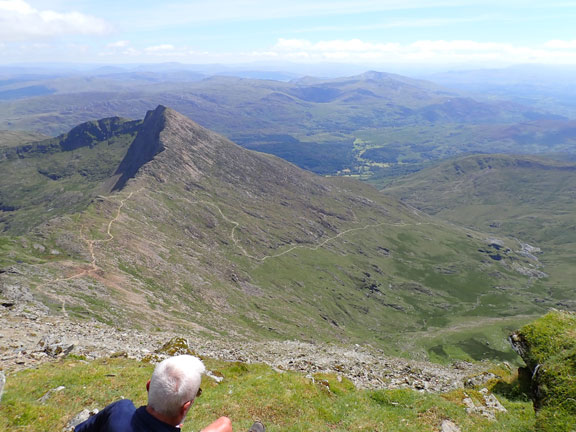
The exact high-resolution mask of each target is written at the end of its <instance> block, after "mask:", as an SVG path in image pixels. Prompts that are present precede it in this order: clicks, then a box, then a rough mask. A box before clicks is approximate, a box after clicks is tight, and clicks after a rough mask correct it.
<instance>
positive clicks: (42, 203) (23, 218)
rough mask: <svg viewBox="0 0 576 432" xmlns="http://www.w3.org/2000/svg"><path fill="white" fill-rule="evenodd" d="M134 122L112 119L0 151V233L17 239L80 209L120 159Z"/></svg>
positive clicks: (131, 138) (129, 139)
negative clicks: (11, 235)
mask: <svg viewBox="0 0 576 432" xmlns="http://www.w3.org/2000/svg"><path fill="white" fill-rule="evenodd" d="M140 123H141V122H140V121H129V120H125V119H121V118H118V117H114V118H109V119H103V120H99V121H94V122H87V123H84V124H82V125H79V126H77V127H75V128H74V129H72V130H71V131H70V132H69V133H67V134H63V135H61V136H59V137H57V138H49V139H44V140H42V141H35V142H32V143H27V144H20V145H17V146H11V147H4V148H2V147H0V170H1V171H2V181H1V182H0V231H4V232H8V233H17V234H21V233H24V232H26V231H28V230H29V229H30V228H31V227H32V226H35V225H37V224H39V223H41V222H44V221H47V220H48V219H51V218H53V217H54V216H56V215H60V214H63V213H66V212H69V211H70V210H72V209H73V210H75V211H79V210H82V209H84V208H85V207H86V206H87V205H88V203H89V202H90V200H91V199H93V198H94V197H95V196H96V195H97V194H98V193H100V192H101V191H100V190H99V189H98V188H99V185H100V183H101V182H102V180H104V179H106V178H108V177H110V175H111V174H112V173H113V172H114V170H115V169H116V167H117V165H118V163H119V162H120V160H122V158H123V157H124V153H125V152H126V149H127V146H128V145H129V144H130V142H131V141H132V140H133V139H134V136H135V134H136V130H137V129H138V127H139V125H140Z"/></svg>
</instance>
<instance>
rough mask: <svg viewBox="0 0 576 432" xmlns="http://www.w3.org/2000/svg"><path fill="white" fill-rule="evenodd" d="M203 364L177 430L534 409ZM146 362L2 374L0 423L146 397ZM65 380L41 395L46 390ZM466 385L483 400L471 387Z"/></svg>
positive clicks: (467, 426)
mask: <svg viewBox="0 0 576 432" xmlns="http://www.w3.org/2000/svg"><path fill="white" fill-rule="evenodd" d="M205 363H206V365H207V367H208V368H209V369H210V370H212V371H215V372H217V373H219V374H221V375H222V376H223V377H224V380H223V381H222V382H221V383H220V384H216V383H215V382H214V381H213V380H211V379H210V378H205V379H204V380H203V383H202V388H203V392H202V396H201V397H199V398H198V399H197V400H196V401H195V403H194V406H193V408H192V410H191V412H190V413H189V415H188V419H187V420H186V422H185V423H184V427H183V429H182V430H183V431H192V430H199V429H200V428H202V427H205V426H206V425H207V424H209V423H210V422H212V421H214V420H215V419H216V418H218V417H219V416H221V415H227V416H229V417H230V418H231V419H232V421H233V426H234V429H235V430H247V429H248V428H249V427H250V425H251V424H252V422H253V421H254V420H255V419H260V420H261V421H262V422H263V423H264V424H265V426H266V430H267V431H270V432H275V431H311V430H317V431H350V430H358V431H371V432H372V431H382V432H384V431H402V432H406V431H436V430H438V428H439V427H440V424H441V423H442V421H443V420H445V419H451V420H452V421H454V422H455V423H456V424H458V425H459V426H460V427H461V428H462V429H463V430H467V431H471V432H475V431H478V432H479V431H506V432H508V431H516V432H528V431H530V430H533V425H534V413H533V410H532V407H531V404H530V403H529V402H524V401H517V400H514V399H511V400H508V399H506V398H504V397H503V396H501V395H498V397H499V398H500V400H501V401H502V402H503V404H504V406H505V407H506V408H507V410H508V412H507V413H502V414H498V419H497V421H491V420H488V419H486V418H484V417H482V416H480V415H478V414H473V415H469V414H467V413H466V411H465V408H464V406H463V404H462V399H463V398H464V396H463V394H462V392H461V391H454V392H452V393H448V394H445V395H435V394H423V393H418V392H416V391H412V390H358V389H355V388H354V386H353V385H352V383H351V382H349V381H348V380H347V379H346V378H339V377H337V376H336V375H332V374H328V375H327V374H316V375H315V376H314V380H311V379H309V378H305V377H304V376H302V375H299V374H296V373H293V372H278V371H275V370H273V369H272V368H270V367H268V366H263V365H259V364H243V363H225V362H222V361H216V360H211V359H205ZM152 370H153V366H152V365H150V364H147V363H140V362H137V361H134V360H126V359H101V360H96V361H91V362H89V363H88V362H83V361H81V360H78V359H70V360H65V361H62V362H59V363H54V364H46V365H44V366H42V367H40V368H38V369H34V370H27V371H23V372H19V373H17V374H15V375H9V376H8V384H7V387H6V393H5V395H4V398H3V400H2V405H0V428H1V429H2V430H18V429H22V430H27V431H30V432H34V431H46V430H60V429H62V427H63V426H64V425H65V424H66V422H67V420H69V419H70V418H72V417H73V416H74V415H75V414H77V413H78V412H80V411H81V410H82V409H84V408H90V409H93V408H100V409H102V408H103V407H104V406H105V405H107V404H109V403H111V402H113V401H115V400H118V399H119V398H121V397H123V398H129V399H132V400H133V401H134V403H135V405H136V406H139V405H143V404H145V403H146V399H145V397H146V392H145V383H146V380H147V379H148V378H149V377H150V374H151V373H152ZM103 384H105V385H103ZM59 386H64V387H65V389H63V390H61V391H59V392H55V393H53V394H52V395H51V396H50V397H49V398H48V399H47V401H46V402H45V403H41V402H39V401H38V399H39V398H40V397H42V396H43V395H44V394H45V393H46V392H47V391H49V390H51V389H55V388H57V387H59ZM467 393H468V394H469V395H470V396H471V397H472V398H474V399H475V400H477V401H478V400H482V398H481V395H480V394H479V393H478V392H477V391H474V390H468V391H467Z"/></svg>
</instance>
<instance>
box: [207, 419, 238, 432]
mask: <svg viewBox="0 0 576 432" xmlns="http://www.w3.org/2000/svg"><path fill="white" fill-rule="evenodd" d="M200 432H232V422H231V421H230V419H229V418H228V417H220V418H219V419H218V420H216V421H215V422H214V423H210V424H209V425H208V426H206V427H205V428H204V429H202V430H201V431H200Z"/></svg>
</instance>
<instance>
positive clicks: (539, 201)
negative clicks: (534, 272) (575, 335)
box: [384, 155, 576, 309]
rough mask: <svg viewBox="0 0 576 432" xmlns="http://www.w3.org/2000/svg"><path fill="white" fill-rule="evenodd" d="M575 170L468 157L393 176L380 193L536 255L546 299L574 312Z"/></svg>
mask: <svg viewBox="0 0 576 432" xmlns="http://www.w3.org/2000/svg"><path fill="white" fill-rule="evenodd" d="M574 190H576V165H575V164H573V163H566V162H557V161H554V160H550V159H543V158H536V157H529V156H511V155H474V156H467V157H463V158H457V159H453V160H449V161H446V162H444V163H441V164H438V165H436V166H433V167H430V168H428V169H425V170H423V171H421V172H418V173H416V174H413V175H411V176H407V177H404V178H401V179H398V180H396V181H394V182H392V183H390V184H389V185H388V186H386V187H385V189H384V192H385V193H387V194H392V195H395V196H397V197H399V198H400V199H401V200H403V201H404V202H406V203H409V204H410V205H413V206H415V207H417V208H419V209H421V210H422V211H424V212H426V213H428V214H432V215H435V216H437V217H440V218H442V219H447V220H450V221H452V222H454V223H457V224H459V225H463V226H469V227H472V228H474V229H479V230H482V231H484V232H491V233H494V235H498V236H500V235H505V236H513V237H517V238H521V239H524V240H525V241H526V242H528V243H530V244H531V245H533V246H535V247H538V248H539V249H541V250H542V252H543V253H542V254H541V255H539V257H540V260H541V261H542V262H543V263H545V264H546V268H547V270H546V271H547V272H549V273H550V279H549V281H548V284H549V286H550V287H551V288H550V290H549V292H550V293H551V295H555V296H558V298H563V299H564V300H563V301H562V302H561V304H559V307H569V308H572V309H573V308H574V307H576V304H575V303H574V299H573V295H572V292H573V291H572V287H573V281H574V277H575V276H576V274H575V273H574V252H573V251H574V244H575V243H576V234H575V232H574V223H573V215H574V213H575V212H576V204H575V202H574Z"/></svg>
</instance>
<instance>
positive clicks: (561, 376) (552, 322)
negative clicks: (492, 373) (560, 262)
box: [510, 311, 576, 432]
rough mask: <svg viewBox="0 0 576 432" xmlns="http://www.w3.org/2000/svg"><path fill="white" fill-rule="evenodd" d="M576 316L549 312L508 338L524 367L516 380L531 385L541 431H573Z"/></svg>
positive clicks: (560, 312)
mask: <svg viewBox="0 0 576 432" xmlns="http://www.w3.org/2000/svg"><path fill="white" fill-rule="evenodd" d="M575 335H576V313H574V312H563V311H551V312H549V313H548V314H547V315H545V316H544V317H542V318H540V319H538V320H536V321H535V322H533V323H531V324H528V325H526V326H524V327H522V328H521V329H520V330H519V331H517V332H515V333H514V334H512V335H511V336H510V343H511V344H512V347H513V348H514V350H515V351H516V352H517V353H518V354H519V355H520V356H521V357H522V359H523V360H524V362H525V363H526V368H525V369H524V368H521V369H520V370H519V373H518V375H519V377H520V379H522V377H524V379H527V380H529V381H530V389H531V396H532V400H533V402H534V409H535V410H536V413H537V420H536V428H537V430H541V431H550V432H552V431H554V432H561V431H566V432H572V431H574V430H576V370H575V359H576V338H575Z"/></svg>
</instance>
